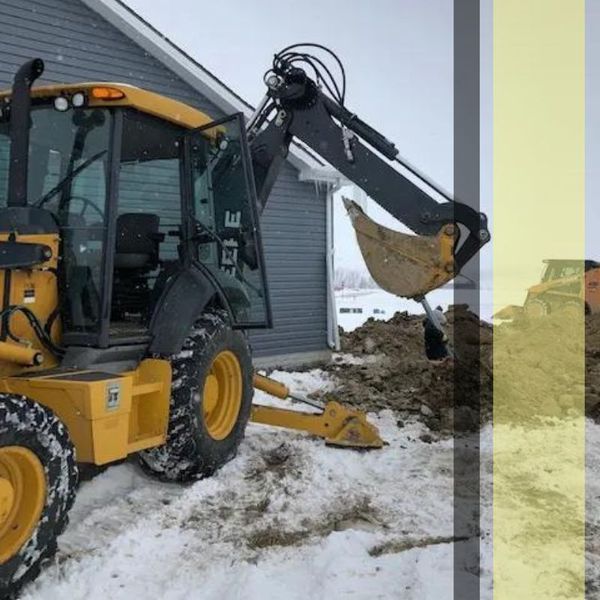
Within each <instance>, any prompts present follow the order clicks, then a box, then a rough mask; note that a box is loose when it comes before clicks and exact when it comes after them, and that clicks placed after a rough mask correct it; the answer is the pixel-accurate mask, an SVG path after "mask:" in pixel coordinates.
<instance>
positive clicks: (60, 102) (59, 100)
mask: <svg viewBox="0 0 600 600" xmlns="http://www.w3.org/2000/svg"><path fill="white" fill-rule="evenodd" d="M70 107H71V105H70V104H69V99H68V98H67V97H66V96H56V98H54V108H55V109H56V110H57V111H58V112H66V111H68V110H69V108H70Z"/></svg>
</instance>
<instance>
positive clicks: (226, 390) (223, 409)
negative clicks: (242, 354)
mask: <svg viewBox="0 0 600 600" xmlns="http://www.w3.org/2000/svg"><path fill="white" fill-rule="evenodd" d="M242 393H243V380H242V368H241V366H240V363H239V360H238V359H237V356H236V355H235V354H234V353H233V352H231V351H229V350H225V351H223V352H220V353H219V354H218V355H217V356H216V357H215V359H214V360H213V363H212V365H211V368H210V372H209V374H208V376H207V377H206V380H205V382H204V394H203V398H202V412H203V416H204V423H205V425H206V428H207V430H208V433H209V435H210V436H211V437H212V438H213V439H215V440H223V439H225V438H226V437H227V436H228V435H229V434H230V433H231V432H232V431H233V428H234V427H235V424H236V423H237V420H238V416H239V414H240V409H241V406H242Z"/></svg>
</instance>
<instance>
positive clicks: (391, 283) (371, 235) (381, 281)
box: [344, 198, 457, 298]
mask: <svg viewBox="0 0 600 600" xmlns="http://www.w3.org/2000/svg"><path fill="white" fill-rule="evenodd" d="M344 206H345V207H346V210H347V211H348V215H349V216H350V219H351V221H352V225H353V227H354V230H355V231H356V237H357V240H358V245H359V246H360V250H361V252H362V255H363V258H364V259H365V263H366V265H367V269H368V270H369V273H370V274H371V277H373V279H374V280H375V282H376V283H377V285H379V287H381V288H382V289H384V290H386V291H387V292H390V293H392V294H395V295H396V296H402V297H404V298H416V297H419V296H424V295H425V294H427V293H428V292H430V291H432V290H435V289H437V288H439V287H441V286H443V285H444V284H446V283H447V282H449V281H450V280H451V279H453V278H454V246H455V244H456V241H457V229H456V228H455V227H454V226H453V225H447V226H446V227H444V228H442V230H441V231H440V233H439V234H438V235H436V236H417V235H411V234H406V233H401V232H399V231H394V230H392V229H388V228H387V227H384V226H383V225H379V224H378V223H376V222H375V221H373V220H372V219H370V218H369V217H368V216H367V215H366V214H365V213H364V211H363V210H362V208H360V206H358V204H356V203H355V202H353V201H352V200H348V199H347V198H344Z"/></svg>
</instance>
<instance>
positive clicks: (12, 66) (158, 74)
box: [0, 0, 327, 356]
mask: <svg viewBox="0 0 600 600" xmlns="http://www.w3.org/2000/svg"><path fill="white" fill-rule="evenodd" d="M0 11H1V14H2V18H1V19H0V88H6V87H8V86H9V85H10V82H11V80H12V77H13V75H14V73H15V71H16V69H17V68H18V67H19V66H20V65H21V64H22V63H23V62H24V61H25V60H27V59H29V58H32V57H34V56H40V57H41V58H43V59H44V61H45V62H46V73H45V75H44V79H43V81H44V82H46V83H60V82H65V83H69V82H75V81H96V80H97V81H118V82H124V83H131V84H133V85H137V86H139V87H144V88H146V89H149V90H152V91H155V92H158V93H161V94H165V95H168V96H170V97H172V98H175V99H177V100H181V101H183V102H186V103H187V104H190V105H192V106H195V107H197V108H199V109H201V110H203V111H205V112H207V113H208V114H210V115H211V116H213V117H214V118H220V117H222V116H224V115H223V113H222V111H220V110H219V109H218V108H217V107H216V106H214V105H213V104H211V103H210V102H209V101H208V100H207V99H206V98H204V97H202V96H201V95H200V94H199V93H198V92H196V91H195V90H194V89H193V88H192V87H191V86H189V85H188V84H187V83H186V82H185V81H183V80H182V79H181V78H179V77H178V76H177V75H175V74H174V73H172V72H171V71H169V70H168V69H167V68H166V67H165V66H164V65H162V64H161V63H160V62H158V61H157V60H155V59H154V58H153V57H151V56H149V55H148V54H147V53H146V52H145V51H144V50H143V49H142V48H141V47H139V46H138V45H137V44H136V43H135V42H134V41H132V40H131V39H129V38H128V37H126V36H125V35H123V34H122V33H121V32H120V31H118V30H117V29H116V28H114V27H113V26H112V25H111V24H110V23H108V22H106V21H105V20H104V19H102V17H100V16H99V15H98V14H96V13H95V12H93V11H92V10H90V9H89V8H88V7H86V6H85V5H84V4H82V3H81V2H79V1H78V0H28V1H27V2H25V1H23V0H0ZM199 58H200V60H201V59H202V57H199ZM256 76H257V77H260V76H261V73H257V74H256ZM325 197H326V194H325V190H324V189H320V190H318V189H317V188H316V186H315V184H313V183H301V182H299V181H298V174H297V171H296V169H295V168H294V167H292V166H291V165H289V164H288V165H286V166H285V168H284V169H283V172H282V173H281V176H280V177H279V180H278V182H277V184H276V186H275V189H274V191H273V194H272V196H271V199H270V203H269V206H268V208H267V210H266V211H265V213H264V215H263V219H262V230H263V242H264V246H265V251H266V262H267V276H268V279H269V285H270V288H271V299H272V304H273V313H274V324H275V328H274V330H272V331H268V332H255V333H253V334H252V341H253V346H254V351H255V355H257V356H275V355H278V354H288V353H297V352H312V351H321V350H324V349H325V348H326V346H327V285H326V266H325V265H326V260H325V254H326V252H325V246H326V243H325V240H326V232H325V221H326V220H325Z"/></svg>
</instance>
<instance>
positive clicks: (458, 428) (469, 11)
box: [454, 0, 481, 600]
mask: <svg viewBox="0 0 600 600" xmlns="http://www.w3.org/2000/svg"><path fill="white" fill-rule="evenodd" d="M479 32H480V0H455V2H454V195H455V198H456V199H457V200H460V201H461V202H464V203H466V204H468V205H470V206H472V207H474V208H476V209H477V210H479V185H480V176H479V166H480V149H479V143H480V142H479V127H480V121H479V116H480V104H479V101H480V72H479V69H480V46H479V43H480V33H479ZM479 267H480V264H479V257H478V256H476V257H475V258H474V259H473V260H472V261H471V263H469V265H467V266H466V267H465V269H463V274H465V275H467V276H468V277H469V278H470V279H471V280H472V281H474V282H475V283H474V285H473V286H470V287H469V288H464V287H457V288H455V291H454V302H455V304H468V305H469V307H470V308H471V310H472V311H474V312H476V313H479V288H480V268H479ZM463 323H464V322H463ZM464 328H465V325H463V324H461V322H460V321H459V322H458V323H456V324H455V327H454V339H455V352H456V356H457V357H458V360H457V361H456V362H455V370H454V415H455V422H454V433H455V439H454V535H455V539H457V540H466V541H461V542H457V543H456V544H455V549H454V597H455V598H460V600H472V599H478V598H479V597H480V590H479V584H480V581H479V570H480V536H479V530H480V516H481V508H480V481H479V477H480V475H479V468H480V455H479V448H480V445H479V429H478V428H476V432H473V431H469V427H470V426H471V425H472V423H473V421H474V420H475V419H476V420H477V421H476V422H477V423H478V422H479V418H480V409H481V402H480V392H481V386H480V383H479V382H480V378H479V369H478V367H477V366H476V363H474V362H469V363H467V362H463V361H462V360H461V359H460V357H464V356H465V354H466V352H465V350H466V346H467V340H466V337H467V332H466V331H465V330H464ZM469 344H472V340H469ZM470 351H471V352H472V349H471V350H470ZM465 406H467V407H469V408H468V409H465V408H464V407H465ZM465 410H468V411H470V414H471V415H472V417H473V418H463V416H464V413H465Z"/></svg>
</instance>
